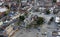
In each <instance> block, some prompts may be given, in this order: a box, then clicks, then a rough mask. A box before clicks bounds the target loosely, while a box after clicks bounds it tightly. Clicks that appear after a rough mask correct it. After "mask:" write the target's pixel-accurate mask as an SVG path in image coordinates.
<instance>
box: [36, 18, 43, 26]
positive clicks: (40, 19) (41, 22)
mask: <svg viewBox="0 0 60 37" xmlns="http://www.w3.org/2000/svg"><path fill="white" fill-rule="evenodd" d="M43 22H44V18H43V17H38V19H37V21H36V23H37V25H38V26H39V25H42V24H43Z"/></svg>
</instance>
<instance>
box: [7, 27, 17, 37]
mask: <svg viewBox="0 0 60 37" xmlns="http://www.w3.org/2000/svg"><path fill="white" fill-rule="evenodd" d="M17 31H18V28H17V29H16V30H13V31H11V33H10V34H9V35H8V37H12V36H13V35H14V34H15V33H16V32H17Z"/></svg>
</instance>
